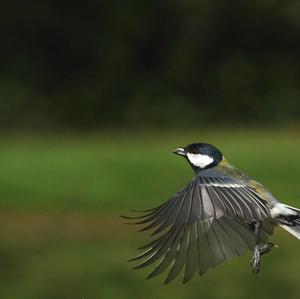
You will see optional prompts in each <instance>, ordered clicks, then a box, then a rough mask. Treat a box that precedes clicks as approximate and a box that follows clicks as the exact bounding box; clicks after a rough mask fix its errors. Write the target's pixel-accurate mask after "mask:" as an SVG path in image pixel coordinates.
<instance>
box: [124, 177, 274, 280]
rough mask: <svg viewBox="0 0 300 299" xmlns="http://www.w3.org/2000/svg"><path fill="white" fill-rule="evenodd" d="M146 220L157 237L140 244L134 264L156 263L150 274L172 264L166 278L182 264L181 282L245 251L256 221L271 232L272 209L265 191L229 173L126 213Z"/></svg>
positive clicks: (140, 221) (252, 238) (196, 180)
mask: <svg viewBox="0 0 300 299" xmlns="http://www.w3.org/2000/svg"><path fill="white" fill-rule="evenodd" d="M125 218H126V219H138V222H136V224H145V225H146V226H145V227H144V228H142V230H154V232H153V233H152V235H155V234H158V237H157V238H156V239H155V240H153V241H151V242H149V243H148V244H146V245H144V246H142V247H140V249H142V250H144V251H143V252H142V253H141V254H139V255H138V256H136V257H135V258H133V259H131V261H140V263H139V264H138V265H136V266H135V267H134V269H139V268H143V267H146V266H149V265H151V264H153V263H157V265H156V267H155V268H154V270H153V271H152V272H151V273H150V274H149V275H148V278H151V277H154V276H157V275H159V274H161V273H162V272H164V271H166V270H167V269H168V268H170V270H169V273H168V275H167V278H166V280H165V283H169V282H170V281H172V280H173V279H175V278H176V277H177V276H178V274H179V273H180V272H181V271H182V270H183V269H184V277H183V282H184V283H185V282H187V281H189V280H190V279H191V278H192V277H193V276H194V274H195V273H196V272H198V273H199V274H200V275H202V274H204V273H205V272H206V271H207V270H208V269H210V268H214V267H216V266H217V265H219V264H220V263H222V262H223V261H226V260H229V259H231V258H233V257H235V256H242V255H244V254H245V253H246V252H247V251H248V250H249V249H250V250H252V249H253V248H254V245H255V241H256V237H255V235H254V233H253V225H252V224H253V223H254V222H258V221H259V222H262V223H263V224H264V225H263V232H262V234H261V238H262V239H263V240H267V238H268V235H270V234H272V233H273V229H274V223H270V221H269V220H270V211H269V209H268V207H267V206H266V204H265V202H264V199H263V198H262V196H261V195H260V194H259V193H257V192H256V191H255V190H254V189H252V188H251V187H250V186H248V185H247V184H245V183H243V182H241V181H238V180H233V179H232V178H231V177H226V176H224V177H200V176H196V177H195V178H194V179H193V180H192V181H191V183H189V184H188V185H187V186H186V187H185V188H183V189H182V190H181V191H179V192H178V193H177V194H176V195H175V196H173V197H172V198H171V199H170V200H168V201H167V202H166V203H164V204H162V205H161V206H159V207H156V208H155V209H151V210H148V211H147V212H146V214H145V215H144V216H138V217H136V218H134V217H125Z"/></svg>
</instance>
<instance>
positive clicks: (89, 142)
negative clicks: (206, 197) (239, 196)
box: [0, 130, 300, 210]
mask: <svg viewBox="0 0 300 299" xmlns="http://www.w3.org/2000/svg"><path fill="white" fill-rule="evenodd" d="M194 141H206V142H210V143H213V144H216V145H217V146H219V147H220V149H221V150H222V151H223V152H224V154H225V156H226V157H227V159H228V160H229V161H230V162H232V163H233V164H234V165H236V166H238V167H239V168H241V169H242V170H243V171H244V172H246V173H247V174H249V175H251V176H254V177H255V178H256V179H257V180H259V181H261V182H263V183H265V184H266V185H267V186H268V187H269V188H270V189H272V191H273V193H274V194H275V195H276V196H278V197H279V198H281V199H282V200H284V201H287V202H289V203H291V204H297V203H299V205H300V189H298V188H297V186H298V185H299V177H300V167H299V165H300V155H299V148H300V134H297V133H296V132H290V133H286V132H278V131H274V132H272V131H258V130H255V131H253V130H252V131H232V130H231V131H229V130H227V131H222V130H221V131H220V130H215V131H209V132H206V131H202V130H199V131H198V132H193V133H190V132H179V133H175V132H172V133H166V132H163V133H158V132H156V133H147V134H146V133H140V134H138V133H135V134H134V133H123V134H116V133H115V132H113V133H111V134H108V133H107V134H94V135H90V136H83V137H82V136H79V137H74V136H59V137H55V136H47V137H39V138H37V137H27V138H26V137H22V138H21V137H19V138H7V137H3V138H2V139H1V142H0V166H1V172H0V207H2V208H18V209H22V208H25V209H26V208H29V209H33V208H34V209H47V210H48V209H71V210H72V209H75V210H76V209H92V210H94V209H95V208H96V209H101V210H103V209H106V210H112V209H114V210H122V209H127V208H128V207H130V206H131V207H136V208H145V207H151V206H153V205H156V204H159V203H161V202H162V201H164V200H166V199H167V198H168V197H169V196H171V195H172V194H173V193H175V192H177V191H178V190H179V189H180V188H181V187H182V186H183V185H184V184H185V183H186V182H188V181H189V180H190V179H191V177H192V176H193V173H192V170H191V169H190V168H189V166H188V164H187V163H186V161H184V159H182V158H180V157H177V156H175V155H173V154H172V153H171V150H172V149H173V147H175V146H180V145H185V144H187V143H190V142H194Z"/></svg>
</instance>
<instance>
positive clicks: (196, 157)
mask: <svg viewBox="0 0 300 299" xmlns="http://www.w3.org/2000/svg"><path fill="white" fill-rule="evenodd" d="M187 157H188V159H189V161H190V162H191V163H192V164H193V165H194V166H196V167H200V168H205V167H206V166H208V165H209V164H211V163H212V162H213V161H214V159H213V158H211V157H210V156H207V155H201V154H190V153H188V154H187Z"/></svg>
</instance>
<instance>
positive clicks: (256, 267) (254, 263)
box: [251, 245, 260, 274]
mask: <svg viewBox="0 0 300 299" xmlns="http://www.w3.org/2000/svg"><path fill="white" fill-rule="evenodd" d="M251 267H252V271H253V273H254V274H259V271H260V248H259V245H256V246H255V247H254V253H253V257H252V259H251Z"/></svg>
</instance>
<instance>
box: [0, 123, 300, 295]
mask: <svg viewBox="0 0 300 299" xmlns="http://www.w3.org/2000/svg"><path fill="white" fill-rule="evenodd" d="M194 141H206V142H210V143H213V144H215V145H217V146H219V147H220V148H221V149H222V150H223V152H224V154H225V156H226V158H227V159H228V160H229V161H231V162H232V164H234V165H236V166H238V167H239V168H241V169H242V170H243V171H245V172H246V173H247V174H249V175H251V176H253V177H255V178H256V179H257V180H259V181H260V182H262V183H264V184H265V185H266V186H267V187H269V189H271V190H272V192H273V193H274V194H275V195H276V196H277V197H278V198H280V199H281V200H282V201H284V202H285V203H287V204H291V205H295V206H298V207H300V184H299V179H300V155H299V148H300V133H298V132H297V131H296V130H289V131H283V130H281V131H279V130H275V129H274V130H258V129H257V130H237V129H235V130H209V131H203V130H201V129H199V130H198V131H197V132H196V131H195V132H184V131H182V132H133V133H128V132H124V133H122V132H119V133H116V132H114V131H112V132H105V133H101V132H100V133H97V134H96V133H93V134H89V135H88V134H85V135H78V136H76V135H74V134H73V135H72V134H61V135H44V136H33V135H27V136H26V135H25V134H24V135H23V136H18V137H16V136H2V138H1V141H0V165H1V171H0V240H1V241H0V298H9V299H19V298H30V299H75V298H78V299H82V298H85V299H94V298H109V299H110V298H125V299H126V298H153V297H154V298H157V299H160V298H188V299H194V298H195V299H196V298H206V299H207V298H208V299H209V298H216V299H222V298H246V299H247V298H249V299H250V298H299V294H300V284H299V277H300V270H299V269H300V255H299V250H300V242H299V241H297V240H296V239H295V238H293V237H291V236H289V235H288V234H287V233H285V232H283V231H282V230H278V231H277V232H276V234H275V235H274V237H273V238H272V240H273V241H274V242H275V243H277V244H278V245H279V249H274V250H273V252H272V253H271V254H270V255H267V256H265V257H263V264H262V277H255V276H253V275H252V273H251V271H250V267H249V262H250V255H249V254H248V255H247V256H246V257H244V258H237V259H235V260H233V261H232V262H231V263H225V264H223V265H221V266H219V267H218V268H216V269H215V270H214V271H209V272H208V273H207V274H206V275H205V276H203V277H201V278H200V277H195V278H194V279H193V280H192V282H191V283H189V284H187V285H184V286H183V285H181V282H180V280H176V281H175V282H174V283H172V284H170V285H168V286H163V285H162V281H163V280H162V278H157V279H154V280H150V281H147V280H144V277H145V275H146V273H148V271H149V270H150V269H149V270H148V271H147V270H145V271H131V269H130V265H129V264H127V262H126V260H127V259H128V258H130V257H132V256H133V255H134V254H136V250H135V248H136V247H138V246H139V245H141V244H142V243H143V242H144V241H145V240H146V238H147V234H145V235H142V234H136V233H134V231H135V228H133V227H130V226H124V225H123V224H122V220H121V219H120V218H119V215H120V214H126V213H128V211H129V209H130V208H135V209H145V208H151V207H153V206H155V205H158V204H160V203H162V202H163V201H165V200H166V199H167V198H168V197H170V196H171V195H172V194H173V193H175V192H177V191H178V190H179V189H180V188H181V187H182V186H183V185H184V184H185V183H186V182H188V180H190V179H191V177H192V175H193V173H192V171H191V169H190V168H189V166H188V165H187V163H185V161H184V160H183V159H180V158H179V157H177V156H175V155H173V154H172V153H171V151H172V148H173V147H175V146H181V145H185V144H187V143H189V142H194Z"/></svg>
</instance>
